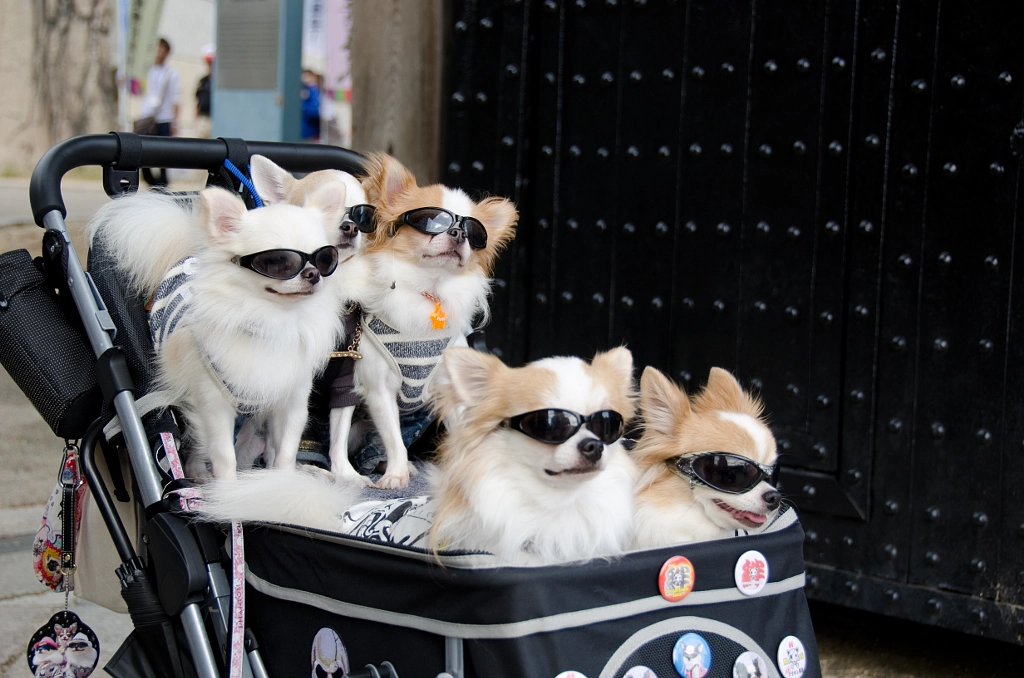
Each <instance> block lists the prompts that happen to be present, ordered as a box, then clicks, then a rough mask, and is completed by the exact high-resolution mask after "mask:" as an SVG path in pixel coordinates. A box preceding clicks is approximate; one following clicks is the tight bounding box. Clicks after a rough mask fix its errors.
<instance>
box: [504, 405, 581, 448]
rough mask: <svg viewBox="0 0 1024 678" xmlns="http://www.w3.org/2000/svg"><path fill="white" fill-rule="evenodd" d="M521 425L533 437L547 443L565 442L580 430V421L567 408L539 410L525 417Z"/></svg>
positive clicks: (523, 430)
mask: <svg viewBox="0 0 1024 678" xmlns="http://www.w3.org/2000/svg"><path fill="white" fill-rule="evenodd" d="M519 427H520V429H521V430H522V432H523V433H525V434H526V435H528V436H530V437H531V438H536V439H537V440H542V441H544V442H546V443H564V442H565V441H566V440H568V439H569V438H572V437H573V435H575V434H576V431H578V430H580V422H579V420H578V419H577V418H576V416H575V415H574V414H572V413H571V412H566V411H565V410H538V411H536V412H531V413H530V414H528V415H526V416H525V417H523V420H522V421H521V422H520V424H519Z"/></svg>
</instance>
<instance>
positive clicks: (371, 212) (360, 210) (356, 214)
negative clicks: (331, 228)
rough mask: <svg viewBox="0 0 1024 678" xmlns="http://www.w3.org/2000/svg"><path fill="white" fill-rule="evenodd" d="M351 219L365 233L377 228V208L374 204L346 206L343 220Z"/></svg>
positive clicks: (343, 221)
mask: <svg viewBox="0 0 1024 678" xmlns="http://www.w3.org/2000/svg"><path fill="white" fill-rule="evenodd" d="M346 221H351V222H352V223H353V224H355V225H356V228H357V229H359V230H360V231H361V232H363V233H373V232H374V231H375V230H377V208H376V207H374V206H373V205H352V206H351V207H347V208H345V214H344V215H343V216H342V218H341V222H342V223H345V222H346Z"/></svg>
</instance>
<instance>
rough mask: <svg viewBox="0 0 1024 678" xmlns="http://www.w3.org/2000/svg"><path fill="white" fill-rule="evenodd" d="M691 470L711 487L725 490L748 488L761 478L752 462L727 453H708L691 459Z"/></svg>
mask: <svg viewBox="0 0 1024 678" xmlns="http://www.w3.org/2000/svg"><path fill="white" fill-rule="evenodd" d="M693 472H694V473H696V474H697V477H698V478H700V479H701V480H703V481H704V482H706V483H707V484H708V485H710V486H711V487H715V488H718V489H720V490H725V491H726V492H743V491H745V490H749V489H750V488H751V487H753V486H754V485H755V484H757V482H758V481H759V480H760V479H761V469H759V468H757V466H755V465H754V464H753V463H751V462H749V461H744V460H743V459H740V458H738V457H733V456H730V455H727V454H708V455H704V456H702V457H698V458H697V459H694V460H693Z"/></svg>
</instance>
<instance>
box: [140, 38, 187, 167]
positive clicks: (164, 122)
mask: <svg viewBox="0 0 1024 678" xmlns="http://www.w3.org/2000/svg"><path fill="white" fill-rule="evenodd" d="M170 53H171V43H169V42H167V40H166V39H164V38H160V42H158V43H157V46H156V58H155V59H154V60H153V65H152V66H150V67H149V73H148V74H147V75H146V98H145V99H143V101H142V111H141V113H142V118H140V119H139V120H136V121H135V129H136V131H137V132H139V133H140V134H149V135H152V136H158V137H172V136H174V135H175V134H177V133H178V103H179V101H180V100H181V79H180V78H179V77H178V71H176V70H174V69H173V68H171V67H170V65H169V64H168V63H167V57H168V56H169V55H170ZM149 118H152V122H151V123H150V124H149V125H148V126H145V127H146V128H144V123H146V122H149V120H148V119H149ZM142 177H143V178H144V179H145V180H146V182H147V183H148V184H149V185H150V186H154V187H156V186H166V185H167V170H164V169H157V168H154V169H152V170H151V169H150V168H148V167H143V168H142Z"/></svg>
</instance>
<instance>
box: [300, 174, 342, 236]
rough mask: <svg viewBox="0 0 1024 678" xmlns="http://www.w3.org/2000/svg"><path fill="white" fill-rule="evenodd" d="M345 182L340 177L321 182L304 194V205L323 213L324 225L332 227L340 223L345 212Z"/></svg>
mask: <svg viewBox="0 0 1024 678" xmlns="http://www.w3.org/2000/svg"><path fill="white" fill-rule="evenodd" d="M345 192H346V189H345V184H344V183H343V182H342V181H341V180H340V179H331V180H329V181H324V182H322V183H321V184H320V185H319V186H318V187H317V188H316V189H315V190H314V191H313V192H312V193H310V194H308V195H307V196H306V200H305V206H306V207H312V208H315V209H318V210H320V211H321V212H323V213H324V227H325V228H333V227H335V226H337V225H338V224H340V223H341V216H342V215H343V214H344V213H345Z"/></svg>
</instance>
